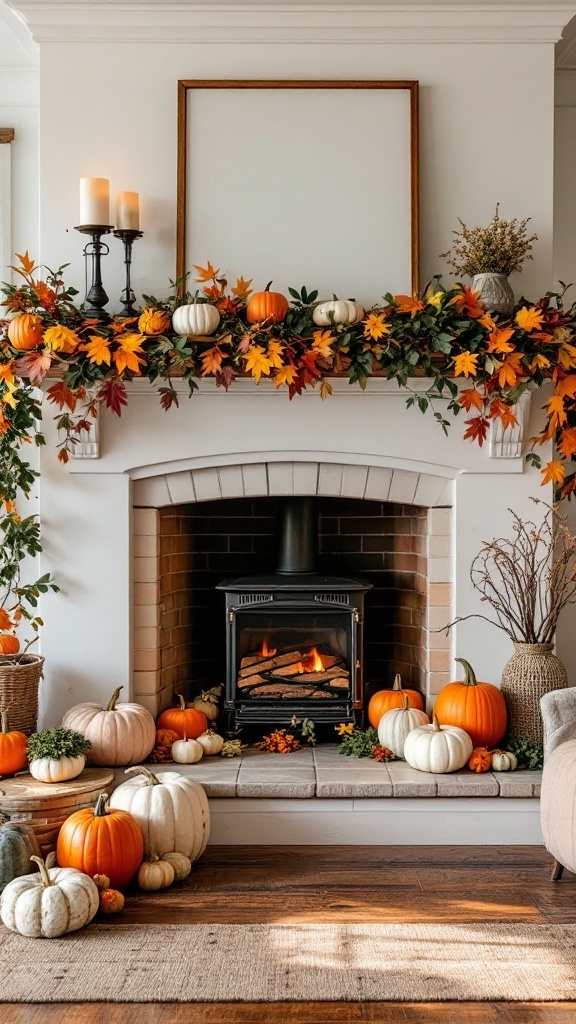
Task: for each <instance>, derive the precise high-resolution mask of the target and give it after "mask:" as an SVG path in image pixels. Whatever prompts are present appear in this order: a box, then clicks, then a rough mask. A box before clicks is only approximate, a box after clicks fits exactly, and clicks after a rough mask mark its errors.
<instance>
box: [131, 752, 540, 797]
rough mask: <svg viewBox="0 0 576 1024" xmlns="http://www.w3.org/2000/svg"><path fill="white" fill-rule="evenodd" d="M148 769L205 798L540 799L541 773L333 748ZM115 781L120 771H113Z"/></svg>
mask: <svg viewBox="0 0 576 1024" xmlns="http://www.w3.org/2000/svg"><path fill="white" fill-rule="evenodd" d="M153 771H179V772H182V773H183V774H185V775H188V776H189V777H190V778H193V779H195V780H196V781H197V782H200V783H201V784H202V785H203V786H204V788H205V790H206V794H207V796H209V797H211V798H217V797H222V798H230V797H245V798H250V799H255V798H256V799H257V798H259V797H261V798H263V799H278V798H280V799H292V800H294V799H300V800H301V799H311V798H313V797H320V798H323V799H330V798H334V799H337V798H354V797H355V798H358V799H360V798H374V797H399V798H404V799H405V798H410V797H414V798H420V799H421V798H423V797H505V798H506V797H508V798H534V797H536V798H537V797H539V796H540V781H541V777H542V773H541V772H528V771H515V772H486V773H484V774H480V775H479V774H476V773H475V772H470V771H467V770H464V771H460V772H454V773H452V774H449V775H432V774H429V773H428V772H419V771H416V770H415V769H414V768H410V766H409V765H407V764H406V762H405V761H393V762H390V763H389V764H379V763H378V762H376V761H372V760H371V759H370V758H359V759H357V758H352V757H344V756H343V755H342V754H339V753H338V750H337V746H336V744H322V745H321V746H318V747H314V748H310V747H307V748H304V749H302V750H297V751H295V752H294V753H292V754H267V753H264V752H263V751H260V750H253V749H247V750H244V751H243V752H242V755H241V756H240V757H234V758H229V759H225V758H221V757H208V758H205V759H203V760H202V761H200V762H199V763H198V764H193V765H175V764H168V765H155V766H154V767H153ZM116 776H117V782H118V783H119V782H120V781H121V780H122V778H123V769H121V768H120V769H117V770H116Z"/></svg>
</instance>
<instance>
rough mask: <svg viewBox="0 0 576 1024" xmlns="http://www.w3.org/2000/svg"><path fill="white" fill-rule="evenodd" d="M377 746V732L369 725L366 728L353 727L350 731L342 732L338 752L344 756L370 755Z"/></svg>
mask: <svg viewBox="0 0 576 1024" xmlns="http://www.w3.org/2000/svg"><path fill="white" fill-rule="evenodd" d="M377 746H378V732H377V730H376V729H373V728H372V726H369V727H368V729H354V731H353V732H352V733H347V734H344V735H343V736H342V741H341V743H340V746H339V747H338V753H339V754H344V755H345V756H346V757H372V752H373V750H374V747H377Z"/></svg>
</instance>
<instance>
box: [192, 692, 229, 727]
mask: <svg viewBox="0 0 576 1024" xmlns="http://www.w3.org/2000/svg"><path fill="white" fill-rule="evenodd" d="M221 693H222V687H221V686H212V687H211V688H210V689H209V690H202V693H201V694H200V695H199V696H198V697H194V700H193V701H192V707H193V708H196V711H201V712H202V714H203V715H206V718H207V719H208V721H209V722H215V721H216V719H217V718H218V703H219V699H220V694H221ZM188 707H190V705H188Z"/></svg>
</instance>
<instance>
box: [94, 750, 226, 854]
mask: <svg viewBox="0 0 576 1024" xmlns="http://www.w3.org/2000/svg"><path fill="white" fill-rule="evenodd" d="M126 772H127V773H129V774H131V773H133V772H137V773H138V775H137V777H136V778H135V779H128V780H127V781H126V782H123V783H122V785H121V786H118V788H117V789H115V790H114V792H113V793H112V796H111V797H110V807H119V808H120V809H121V810H122V811H128V812H129V813H130V814H132V815H133V816H134V817H135V818H136V821H137V822H138V824H139V825H140V828H141V829H142V832H143V833H144V843H145V846H146V849H148V850H154V851H155V852H156V853H157V854H158V856H159V857H162V856H164V854H165V853H173V852H174V851H176V852H177V853H183V854H184V856H185V857H188V859H189V860H191V861H192V862H194V861H195V860H196V859H197V858H198V857H199V856H200V854H201V853H203V852H204V850H205V849H206V844H207V842H208V836H209V834H210V810H209V807H208V798H207V796H206V793H205V792H204V790H203V788H202V786H200V785H199V784H198V783H197V782H194V781H193V780H192V779H189V778H187V777H186V776H185V775H180V773H179V772H158V775H153V774H152V772H151V771H149V769H148V768H146V767H144V765H139V766H138V767H137V768H127V769H126Z"/></svg>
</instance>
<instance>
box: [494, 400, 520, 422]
mask: <svg viewBox="0 0 576 1024" xmlns="http://www.w3.org/2000/svg"><path fill="white" fill-rule="evenodd" d="M490 418H491V419H496V418H498V419H499V420H500V421H501V423H502V426H503V427H504V429H505V430H506V428H507V427H513V426H514V425H515V424H516V423H517V422H518V420H517V419H516V416H515V415H514V412H513V410H512V406H511V405H508V403H507V402H503V401H501V399H499V398H496V399H495V400H494V401H493V402H492V404H491V406H490Z"/></svg>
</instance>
